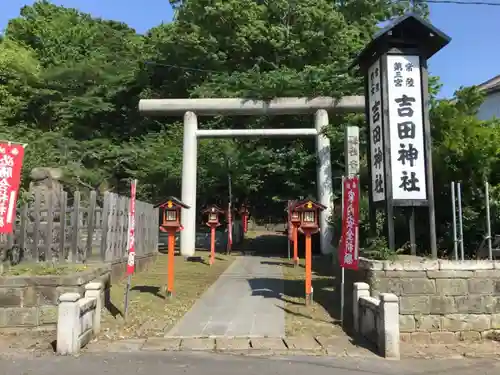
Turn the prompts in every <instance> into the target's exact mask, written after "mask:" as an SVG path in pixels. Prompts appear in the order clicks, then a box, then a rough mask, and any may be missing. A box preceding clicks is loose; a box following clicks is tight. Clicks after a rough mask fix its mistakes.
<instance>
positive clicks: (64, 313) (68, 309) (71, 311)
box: [57, 293, 81, 354]
mask: <svg viewBox="0 0 500 375" xmlns="http://www.w3.org/2000/svg"><path fill="white" fill-rule="evenodd" d="M80 298H81V296H80V294H79V293H64V294H62V295H61V296H60V297H59V307H58V314H57V353H58V354H73V353H76V352H78V350H80V348H79V347H78V346H79V341H78V338H79V335H80V322H79V321H80V305H79V303H78V301H79V300H80Z"/></svg>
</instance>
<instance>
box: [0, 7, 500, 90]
mask: <svg viewBox="0 0 500 375" xmlns="http://www.w3.org/2000/svg"><path fill="white" fill-rule="evenodd" d="M463 1H468V0H463ZM53 2H54V3H55V4H58V5H64V6H67V7H74V8H78V9H80V10H82V11H84V12H88V13H91V14H93V15H95V16H98V17H103V18H108V19H114V20H118V21H122V22H126V23H127V24H128V25H130V26H131V27H134V28H135V29H136V30H137V32H140V33H142V32H144V31H146V30H148V29H149V28H150V27H152V26H155V25H158V24H159V23H161V22H168V21H170V20H171V18H172V9H171V8H170V5H169V3H168V0H142V1H140V0H121V1H120V0H54V1H53ZM2 3H3V4H2V10H1V14H0V29H4V28H5V26H6V25H7V22H8V20H9V19H11V18H13V17H16V16H18V15H19V10H20V8H21V7H22V6H23V5H25V4H31V3H33V1H30V0H2ZM499 4H500V2H499ZM499 19H500V6H485V5H455V4H431V21H432V23H434V25H435V26H437V27H438V28H440V29H441V30H443V31H444V32H445V33H447V34H448V35H450V36H451V37H452V41H451V43H450V44H449V45H448V46H447V47H446V48H445V49H444V50H442V51H440V52H439V53H438V54H437V55H435V56H434V57H433V58H432V60H431V61H430V63H429V66H430V70H431V73H432V74H433V75H438V76H440V77H441V82H442V83H443V84H444V86H443V89H442V91H441V95H440V96H442V97H448V96H450V95H452V94H453V92H454V91H455V90H456V89H457V88H458V87H460V86H462V85H463V86H470V85H474V84H480V83H482V82H484V81H486V80H488V79H490V78H492V77H494V76H496V75H498V74H500V65H499V64H498V61H499V60H500V49H499V48H498V47H495V46H497V45H498V44H497V42H496V39H497V37H496V35H500V22H498V20H499Z"/></svg>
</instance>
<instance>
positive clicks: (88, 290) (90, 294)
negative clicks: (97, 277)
mask: <svg viewBox="0 0 500 375" xmlns="http://www.w3.org/2000/svg"><path fill="white" fill-rule="evenodd" d="M102 289H103V285H102V283H100V282H91V283H88V284H87V285H85V297H86V298H94V299H95V300H96V307H95V314H94V319H93V322H92V328H93V331H94V335H97V334H98V333H99V332H100V331H101V312H102V300H103V299H102Z"/></svg>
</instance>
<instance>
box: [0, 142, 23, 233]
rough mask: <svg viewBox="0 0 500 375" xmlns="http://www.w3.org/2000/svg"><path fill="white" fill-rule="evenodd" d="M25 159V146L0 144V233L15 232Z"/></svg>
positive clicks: (8, 143) (7, 143) (9, 143)
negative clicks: (14, 226) (18, 197)
mask: <svg viewBox="0 0 500 375" xmlns="http://www.w3.org/2000/svg"><path fill="white" fill-rule="evenodd" d="M23 158H24V146H23V145H20V144H17V143H16V144H14V143H11V142H5V141H3V142H0V233H12V231H13V224H14V223H15V221H16V204H17V196H18V193H19V184H20V182H21V168H22V167H23Z"/></svg>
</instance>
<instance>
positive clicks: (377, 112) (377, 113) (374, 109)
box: [372, 100, 380, 123]
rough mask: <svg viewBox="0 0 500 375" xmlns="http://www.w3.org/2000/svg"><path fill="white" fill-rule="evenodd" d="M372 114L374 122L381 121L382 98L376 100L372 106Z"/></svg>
mask: <svg viewBox="0 0 500 375" xmlns="http://www.w3.org/2000/svg"><path fill="white" fill-rule="evenodd" d="M372 116H373V119H372V121H373V123H377V122H379V121H380V100H377V101H375V103H374V104H373V106H372Z"/></svg>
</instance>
